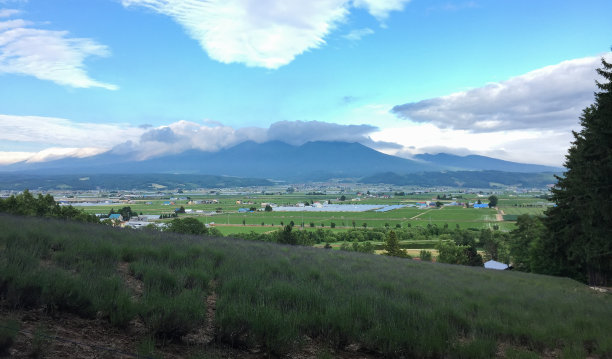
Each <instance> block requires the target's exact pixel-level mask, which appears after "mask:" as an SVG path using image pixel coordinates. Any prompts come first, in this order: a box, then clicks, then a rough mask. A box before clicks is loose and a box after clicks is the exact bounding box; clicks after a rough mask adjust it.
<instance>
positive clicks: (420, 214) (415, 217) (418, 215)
mask: <svg viewBox="0 0 612 359" xmlns="http://www.w3.org/2000/svg"><path fill="white" fill-rule="evenodd" d="M431 211H433V208H432V209H428V210H427V211H425V212H423V213H419V214H417V215H416V216H414V217H411V218H410V219H417V218H419V217H421V216H422V215H424V214H425V213H429V212H431Z"/></svg>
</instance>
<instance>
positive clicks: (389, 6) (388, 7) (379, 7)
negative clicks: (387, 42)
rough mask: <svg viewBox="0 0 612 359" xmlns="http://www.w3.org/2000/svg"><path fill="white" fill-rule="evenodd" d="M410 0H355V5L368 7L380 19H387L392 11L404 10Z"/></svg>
mask: <svg viewBox="0 0 612 359" xmlns="http://www.w3.org/2000/svg"><path fill="white" fill-rule="evenodd" d="M409 1H410V0H353V5H354V6H355V7H360V8H364V9H367V10H368V12H369V13H370V14H371V15H372V16H374V17H375V18H376V19H378V20H379V21H383V20H385V19H386V18H387V17H388V16H389V13H390V12H392V11H402V10H404V5H406V4H407V3H408V2H409Z"/></svg>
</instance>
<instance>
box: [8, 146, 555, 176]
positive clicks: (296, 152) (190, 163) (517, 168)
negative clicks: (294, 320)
mask: <svg viewBox="0 0 612 359" xmlns="http://www.w3.org/2000/svg"><path fill="white" fill-rule="evenodd" d="M136 155H137V154H136V153H130V152H128V153H119V151H117V150H116V149H115V150H111V151H108V152H105V153H102V154H99V155H96V156H92V157H87V158H64V159H60V160H55V161H48V162H37V163H28V162H19V163H15V164H12V165H8V166H2V167H0V171H3V172H20V173H30V174H37V175H40V174H44V175H60V174H61V175H65V174H111V173H112V174H144V173H147V174H152V173H156V174H206V175H221V176H236V177H250V178H267V179H275V180H285V181H298V182H305V181H317V180H326V179H330V178H355V179H358V178H363V177H368V176H373V175H376V174H380V173H387V172H392V173H396V174H399V175H406V174H410V173H423V172H440V171H490V170H493V171H503V172H522V173H539V172H556V173H558V172H561V171H562V168H558V167H549V166H541V165H533V164H523V163H515V162H509V161H503V160H499V159H495V158H490V157H485V156H476V155H470V156H456V155H450V154H445V153H441V154H436V155H432V154H423V155H417V156H415V157H414V158H413V159H406V158H401V157H397V156H391V155H387V154H384V153H381V152H378V151H376V150H374V149H371V148H369V147H367V146H364V145H362V144H359V143H349V142H320V141H319V142H307V143H305V144H303V145H300V146H293V145H290V144H287V143H284V142H280V141H271V142H265V143H255V142H250V141H247V142H243V143H241V144H238V145H236V146H234V147H231V148H228V149H224V150H220V151H218V152H204V151H200V150H187V151H185V152H182V153H179V154H170V155H163V156H159V157H153V158H149V159H145V160H137V159H136V158H137V156H136Z"/></svg>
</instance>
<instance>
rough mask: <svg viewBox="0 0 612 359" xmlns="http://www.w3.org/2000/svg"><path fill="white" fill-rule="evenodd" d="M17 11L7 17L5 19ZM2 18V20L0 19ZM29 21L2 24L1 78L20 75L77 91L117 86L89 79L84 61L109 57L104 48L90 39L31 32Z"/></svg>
mask: <svg viewBox="0 0 612 359" xmlns="http://www.w3.org/2000/svg"><path fill="white" fill-rule="evenodd" d="M14 14H15V12H14V11H10V10H9V11H7V12H5V13H4V15H5V17H8V16H11V15H14ZM0 17H2V16H0ZM31 25H33V24H32V23H31V22H29V21H25V20H22V19H13V20H6V21H0V74H2V73H9V74H21V75H29V76H34V77H36V78H38V79H41V80H49V81H53V82H55V83H57V84H60V85H65V86H72V87H78V88H88V87H101V88H105V89H108V90H116V89H117V86H115V85H112V84H107V83H103V82H99V81H96V80H94V79H92V78H90V77H89V76H88V74H87V72H86V70H85V65H84V61H85V59H86V58H87V57H90V56H102V57H104V56H109V54H110V52H109V50H108V48H107V47H106V46H104V45H101V44H98V43H97V42H95V41H93V40H91V39H87V38H71V37H68V35H69V34H68V32H67V31H53V30H44V29H36V28H31V27H30V26H31Z"/></svg>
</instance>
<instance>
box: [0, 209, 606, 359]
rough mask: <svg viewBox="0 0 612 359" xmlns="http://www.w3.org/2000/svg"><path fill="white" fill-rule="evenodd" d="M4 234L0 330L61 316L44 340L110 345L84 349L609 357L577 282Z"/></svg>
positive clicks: (240, 246) (214, 244) (189, 239)
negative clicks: (53, 336)
mask: <svg viewBox="0 0 612 359" xmlns="http://www.w3.org/2000/svg"><path fill="white" fill-rule="evenodd" d="M0 227H1V228H3V230H2V231H0V298H1V302H0V303H1V308H2V313H3V317H4V319H3V320H6V321H11V323H13V324H15V323H17V325H18V326H19V325H23V326H25V327H26V328H33V327H32V326H33V325H34V324H32V323H31V322H23V321H22V318H38V319H37V320H38V321H43V319H44V318H47V317H51V316H54V317H55V318H56V319H55V320H53V321H51V320H49V321H46V322H45V323H47V325H49V326H50V327H51V328H43V330H55V331H58V332H61V333H63V335H69V332H67V331H65V330H62V328H58V327H57V325H58V324H57V323H65V324H64V325H69V323H68V322H67V321H66V319H65V318H70V317H67V316H75V318H78V320H79V323H80V324H79V325H80V326H81V329H80V330H81V331H85V332H90V331H95V332H97V333H106V334H104V335H98V336H96V337H95V339H94V338H89V337H88V338H85V339H87V340H90V341H91V340H93V342H92V343H93V344H95V345H97V346H102V347H113V348H115V349H118V350H122V351H125V352H129V353H139V354H140V355H146V356H155V355H157V356H162V357H164V356H175V357H176V356H183V357H189V356H191V357H202V356H204V357H206V356H209V355H210V352H209V350H212V349H211V348H213V347H214V348H218V345H223V346H226V347H227V348H229V349H228V350H230V349H231V350H245V349H249V350H251V352H252V351H253V350H259V352H260V353H261V354H262V355H281V356H282V355H288V354H289V353H294V354H295V351H296V350H297V351H298V352H297V354H298V355H299V354H300V350H308V352H309V353H312V355H314V356H317V357H330V356H331V357H333V356H335V355H336V354H338V355H340V356H342V353H346V351H347V350H352V351H353V352H352V353H349V354H348V355H353V356H355V355H358V356H365V357H401V356H403V357H428V358H492V357H507V358H508V357H510V358H532V357H541V356H560V357H568V358H577V357H587V356H590V357H600V358H603V357H609V356H611V355H612V337H611V336H610V333H611V332H612V321H610V320H609V318H610V317H611V315H612V297H611V296H610V295H609V294H604V293H599V292H596V291H593V290H591V289H589V288H588V287H587V286H585V285H582V284H580V283H577V282H575V281H572V280H568V279H563V278H555V277H548V276H542V275H532V274H526V273H519V272H498V271H489V270H485V269H483V268H472V267H463V266H456V265H443V264H436V263H420V262H417V261H412V260H406V259H400V258H391V257H386V256H373V255H367V254H361V253H354V252H344V251H330V250H324V249H319V248H312V247H299V246H285V245H278V244H273V243H265V242H256V241H255V242H253V241H243V240H236V239H227V238H210V237H195V236H185V235H173V234H171V233H167V232H148V231H136V230H130V229H118V228H112V227H108V226H101V225H86V224H78V223H72V222H66V221H55V220H46V219H36V218H23V217H22V218H19V217H10V216H0ZM40 308H46V309H45V310H42V311H41V310H39V309H40ZM24 311H26V312H27V311H31V313H35V315H34V316H33V314H27V315H28V316H26V314H24V313H26V312H24ZM31 320H32V319H30V321H31ZM74 320H77V319H74ZM100 328H102V329H103V330H101V329H100ZM32 330H34V329H32ZM77 332H79V331H77ZM111 334H112V338H111V337H109V336H110V335H111ZM2 335H6V334H2ZM79 335H80V334H79ZM127 338H129V340H127ZM68 339H69V338H68ZM85 339H82V340H85ZM32 340H33V338H32V337H31V336H29V337H28V336H26V335H23V334H16V336H15V341H16V344H15V345H16V346H17V347H27V343H28V341H29V342H30V343H31V341H32ZM113 340H114V341H113ZM4 343H6V342H4ZM187 343H191V344H187ZM5 345H6V344H5ZM60 347H61V344H59V343H58V342H55V341H52V342H50V343H48V344H47V345H46V346H45V347H44V350H46V351H47V352H46V354H45V355H48V356H54V355H55V356H57V355H60V354H58V350H59V349H58V348H60ZM71 348H72V349H71V350H72V351H71V352H70V355H73V356H77V357H78V356H83V355H84V353H85V352H84V350H85V349H84V347H83V346H78V345H73V346H72V347H71ZM87 348H89V349H87V350H91V347H90V346H88V347H87ZM240 348H242V349H240ZM257 348H258V349H257ZM296 348H297V349H296ZM300 348H301V349H300ZM347 348H352V349H347ZM215 350H218V349H215ZM355 351H357V352H358V353H355ZM177 353H179V354H177ZM245 353H246V352H244V353H243V354H245ZM302 354H303V353H302ZM234 356H240V354H238V355H237V354H236V353H235V352H234Z"/></svg>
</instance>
